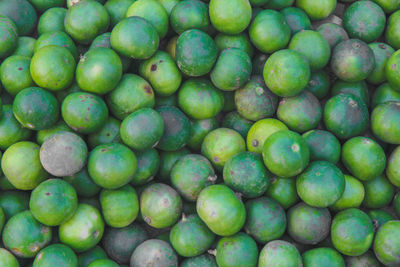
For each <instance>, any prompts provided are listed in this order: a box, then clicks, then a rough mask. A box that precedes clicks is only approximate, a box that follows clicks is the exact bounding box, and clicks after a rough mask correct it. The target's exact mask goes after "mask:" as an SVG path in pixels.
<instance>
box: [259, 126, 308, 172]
mask: <svg viewBox="0 0 400 267" xmlns="http://www.w3.org/2000/svg"><path fill="white" fill-rule="evenodd" d="M262 155H263V158H264V163H265V166H267V168H268V169H269V170H270V171H271V172H272V173H274V174H276V175H278V176H279V177H293V176H295V175H298V174H300V173H301V172H302V171H303V170H304V169H305V168H306V167H307V165H308V162H309V159H310V151H309V149H308V146H307V143H306V142H305V141H304V139H303V138H302V137H301V136H300V135H299V134H298V133H295V132H292V131H289V130H282V131H278V132H275V133H274V134H272V135H271V136H269V137H268V139H267V140H266V141H265V143H264V147H263V150H262Z"/></svg>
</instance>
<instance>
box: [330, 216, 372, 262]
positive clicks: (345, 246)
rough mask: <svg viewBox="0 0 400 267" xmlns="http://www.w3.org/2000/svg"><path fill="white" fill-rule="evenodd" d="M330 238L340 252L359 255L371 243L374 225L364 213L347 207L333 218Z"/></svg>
mask: <svg viewBox="0 0 400 267" xmlns="http://www.w3.org/2000/svg"><path fill="white" fill-rule="evenodd" d="M331 238H332V243H333V245H334V246H335V248H336V249H337V250H338V251H339V252H341V253H342V254H344V255H348V256H360V255H362V254H364V253H365V252H366V251H367V250H368V249H369V248H370V247H371V245H372V241H373V238H374V227H373V225H372V221H371V219H370V218H369V217H368V215H367V214H366V213H364V212H362V211H361V210H359V209H355V208H351V209H347V210H344V211H341V212H339V213H337V214H336V216H335V218H333V221H332V227H331Z"/></svg>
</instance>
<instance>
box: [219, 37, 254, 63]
mask: <svg viewBox="0 0 400 267" xmlns="http://www.w3.org/2000/svg"><path fill="white" fill-rule="evenodd" d="M214 41H215V43H216V44H217V47H218V50H219V51H222V50H224V49H226V48H239V49H242V50H243V51H245V52H246V53H247V54H248V55H249V56H250V57H251V58H252V57H253V55H254V48H253V45H252V44H251V42H250V39H249V37H248V35H247V34H246V33H240V34H235V35H228V34H223V33H218V34H217V35H216V36H215V38H214Z"/></svg>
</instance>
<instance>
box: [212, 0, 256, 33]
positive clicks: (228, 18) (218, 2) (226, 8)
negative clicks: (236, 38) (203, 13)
mask: <svg viewBox="0 0 400 267" xmlns="http://www.w3.org/2000/svg"><path fill="white" fill-rule="evenodd" d="M209 14H210V20H211V23H212V24H213V26H214V27H215V28H216V29H217V30H218V31H219V32H222V33H226V34H238V33H241V32H242V31H244V30H245V29H246V28H247V26H248V25H249V23H250V20H251V6H250V3H249V2H248V1H246V0H234V1H231V0H211V1H210V4H209Z"/></svg>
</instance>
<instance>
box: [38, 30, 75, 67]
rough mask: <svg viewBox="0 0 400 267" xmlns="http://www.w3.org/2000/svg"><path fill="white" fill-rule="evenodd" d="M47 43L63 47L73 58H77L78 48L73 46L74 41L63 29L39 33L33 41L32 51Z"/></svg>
mask: <svg viewBox="0 0 400 267" xmlns="http://www.w3.org/2000/svg"><path fill="white" fill-rule="evenodd" d="M48 45H57V46H61V47H65V48H67V49H68V51H69V52H70V53H71V55H72V56H73V57H74V59H75V60H76V59H78V50H77V48H76V46H75V43H74V41H73V40H72V39H71V37H69V35H68V34H66V33H65V32H64V31H51V32H45V33H43V34H42V35H40V36H39V38H38V39H37V41H36V42H35V46H34V52H35V53H36V52H37V51H38V50H39V49H40V48H42V47H45V46H48Z"/></svg>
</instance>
